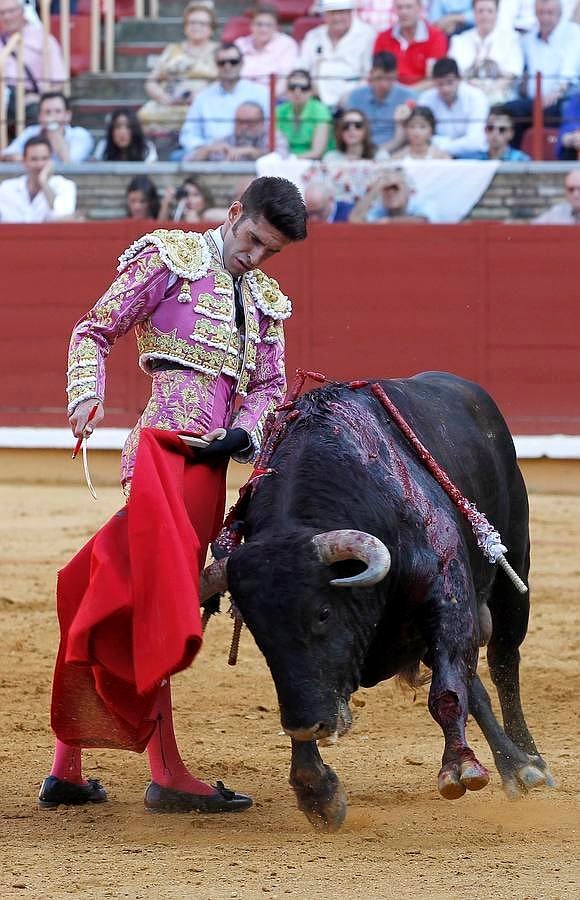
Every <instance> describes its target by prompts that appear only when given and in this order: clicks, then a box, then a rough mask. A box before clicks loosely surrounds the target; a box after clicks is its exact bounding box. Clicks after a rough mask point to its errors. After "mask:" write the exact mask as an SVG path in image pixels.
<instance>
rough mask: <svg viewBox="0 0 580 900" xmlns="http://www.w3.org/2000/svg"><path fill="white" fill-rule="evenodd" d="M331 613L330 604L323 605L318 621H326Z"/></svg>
mask: <svg viewBox="0 0 580 900" xmlns="http://www.w3.org/2000/svg"><path fill="white" fill-rule="evenodd" d="M329 615H330V606H323V607H322V609H321V610H320V612H319V613H318V621H319V622H326V620H327V619H328V617H329Z"/></svg>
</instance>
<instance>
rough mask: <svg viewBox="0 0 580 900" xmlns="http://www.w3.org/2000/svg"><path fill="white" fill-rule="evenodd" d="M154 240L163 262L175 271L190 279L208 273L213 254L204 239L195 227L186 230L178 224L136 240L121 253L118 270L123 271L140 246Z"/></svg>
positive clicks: (197, 278) (196, 278) (145, 245)
mask: <svg viewBox="0 0 580 900" xmlns="http://www.w3.org/2000/svg"><path fill="white" fill-rule="evenodd" d="M151 244H153V246H154V247H157V249H158V251H159V256H160V258H161V260H162V262H163V263H164V265H166V266H167V268H168V269H169V270H170V271H171V272H175V274H176V275H181V276H182V277H183V278H188V279H189V280H190V281H198V280H199V279H200V278H203V277H204V276H205V275H207V273H208V270H209V267H210V263H211V257H210V253H209V248H208V246H207V244H206V242H205V239H204V238H203V237H202V235H201V234H198V233H196V232H195V231H187V232H186V231H181V230H180V229H177V228H176V229H172V230H171V231H168V230H167V229H164V228H158V229H157V230H156V231H152V232H150V233H149V234H145V235H143V237H141V238H139V240H137V241H134V243H132V244H131V246H130V247H129V248H128V249H127V250H125V252H124V253H123V254H122V256H120V257H119V266H118V271H119V272H122V271H123V269H125V268H126V267H127V265H128V264H129V263H130V262H131V260H132V259H134V258H135V257H136V256H137V254H138V253H140V252H141V250H144V249H145V247H147V246H151Z"/></svg>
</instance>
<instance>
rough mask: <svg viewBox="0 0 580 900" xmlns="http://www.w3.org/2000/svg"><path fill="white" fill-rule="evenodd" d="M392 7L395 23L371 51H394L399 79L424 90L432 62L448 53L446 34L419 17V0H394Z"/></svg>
mask: <svg viewBox="0 0 580 900" xmlns="http://www.w3.org/2000/svg"><path fill="white" fill-rule="evenodd" d="M395 8H396V10H397V18H398V23H397V24H396V25H394V26H393V27H392V28H389V29H387V31H382V32H381V33H380V34H379V36H378V37H377V39H376V41H375V46H374V50H373V53H380V52H381V50H387V51H388V52H389V53H393V54H394V55H395V57H396V58H397V64H398V72H399V81H401V82H402V83H403V84H412V85H413V87H414V88H416V89H417V90H423V89H424V88H426V87H429V85H430V80H429V76H430V74H431V68H432V66H433V63H434V62H435V60H437V59H441V57H442V56H445V54H446V52H447V37H446V35H445V34H444V33H443V32H442V31H440V30H439V29H438V28H434V27H433V26H432V25H429V23H428V22H426V21H425V19H423V18H422V6H421V0H395Z"/></svg>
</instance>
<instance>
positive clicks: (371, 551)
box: [312, 528, 391, 587]
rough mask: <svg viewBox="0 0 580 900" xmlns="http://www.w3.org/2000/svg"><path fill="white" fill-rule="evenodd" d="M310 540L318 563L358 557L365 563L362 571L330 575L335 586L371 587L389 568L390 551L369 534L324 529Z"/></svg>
mask: <svg viewBox="0 0 580 900" xmlns="http://www.w3.org/2000/svg"><path fill="white" fill-rule="evenodd" d="M312 543H313V544H314V546H315V547H316V550H317V552H318V556H319V558H320V560H321V562H324V563H328V564H329V565H331V564H332V563H335V562H340V561H342V560H345V559H359V560H360V561H361V562H364V563H366V566H367V567H366V569H365V570H364V572H360V574H358V575H351V577H350V578H333V579H332V580H331V582H330V583H331V584H333V585H334V586H335V587H371V586H372V585H373V584H378V582H379V581H382V580H383V578H385V576H386V575H387V573H388V571H389V569H390V568H391V554H390V553H389V551H388V550H387V548H386V547H385V545H384V544H383V542H382V541H380V540H379V539H378V538H377V537H375V536H374V535H373V534H368V533H367V532H366V531H355V530H354V529H351V528H341V529H339V530H338V531H324V532H323V533H322V534H315V535H314V537H313V538H312Z"/></svg>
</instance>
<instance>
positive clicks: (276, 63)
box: [235, 4, 298, 97]
mask: <svg viewBox="0 0 580 900" xmlns="http://www.w3.org/2000/svg"><path fill="white" fill-rule="evenodd" d="M251 15H252V24H251V34H249V35H247V36H245V37H239V38H238V39H237V40H236V42H235V43H236V46H237V47H238V49H239V51H240V53H241V54H242V56H243V57H244V62H243V65H242V78H252V79H254V80H257V81H259V82H260V83H261V84H263V85H265V87H268V88H269V76H270V74H271V73H274V74H275V75H278V78H277V81H276V94H277V96H279V97H280V96H282V95H283V94H285V93H286V78H285V77H284V76H285V75H288V73H289V72H291V71H292V69H294V68H295V67H296V64H297V62H298V44H297V43H296V41H295V40H294V38H291V37H290V35H288V34H284V33H283V32H281V31H278V11H277V9H276V7H275V6H268V5H266V4H264V5H260V6H257V7H256V8H255V9H254V11H253V12H252V14H251Z"/></svg>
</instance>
